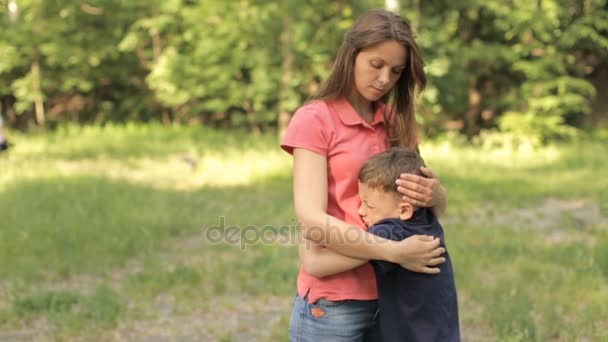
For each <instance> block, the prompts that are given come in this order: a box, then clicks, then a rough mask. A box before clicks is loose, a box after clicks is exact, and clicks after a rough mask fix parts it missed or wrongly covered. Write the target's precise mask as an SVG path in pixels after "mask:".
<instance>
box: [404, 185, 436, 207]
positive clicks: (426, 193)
mask: <svg viewBox="0 0 608 342" xmlns="http://www.w3.org/2000/svg"><path fill="white" fill-rule="evenodd" d="M397 191H399V193H400V194H402V195H403V197H402V200H403V201H405V202H408V203H411V204H413V205H416V206H419V207H420V206H423V207H426V205H424V204H426V203H427V202H428V201H430V200H431V199H432V196H431V193H430V190H428V189H421V191H420V192H417V191H414V190H409V189H406V188H404V187H402V186H399V187H397Z"/></svg>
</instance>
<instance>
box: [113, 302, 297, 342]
mask: <svg viewBox="0 0 608 342" xmlns="http://www.w3.org/2000/svg"><path fill="white" fill-rule="evenodd" d="M173 302H174V301H173V300H172V299H171V298H163V299H160V300H157V303H156V305H157V308H158V318H157V319H155V320H149V321H137V322H131V323H124V324H123V323H121V324H120V325H119V327H118V328H117V329H116V330H115V331H113V332H109V333H107V334H105V335H103V336H102V340H107V341H265V340H268V339H269V338H271V336H272V334H273V333H274V330H275V328H276V326H277V325H278V324H279V321H280V320H281V317H282V316H284V315H285V314H286V313H288V312H289V311H290V308H291V305H292V298H282V297H267V298H260V297H251V296H223V297H217V298H213V299H211V300H210V301H209V302H207V303H206V305H205V307H204V308H201V309H200V310H198V311H196V312H194V313H191V314H188V315H184V316H179V315H172V313H171V312H172V305H173ZM285 336H287V332H285Z"/></svg>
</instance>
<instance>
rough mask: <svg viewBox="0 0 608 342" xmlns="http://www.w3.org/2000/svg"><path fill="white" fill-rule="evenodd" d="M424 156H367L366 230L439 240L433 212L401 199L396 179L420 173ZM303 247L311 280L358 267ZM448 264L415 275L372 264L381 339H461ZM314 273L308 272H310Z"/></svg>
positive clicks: (392, 152)
mask: <svg viewBox="0 0 608 342" xmlns="http://www.w3.org/2000/svg"><path fill="white" fill-rule="evenodd" d="M421 166H424V161H423V160H422V158H421V157H420V156H419V155H418V154H417V153H416V152H414V151H411V150H409V149H405V148H391V149H389V150H388V151H386V152H384V153H381V154H378V155H375V156H373V157H372V158H370V159H369V160H368V161H367V162H366V163H365V165H364V166H363V168H362V169H361V171H360V173H359V197H360V199H361V206H360V208H359V214H360V215H361V218H362V219H363V221H364V222H365V224H366V226H368V227H370V228H369V230H368V231H369V232H370V233H372V234H374V235H378V236H381V237H383V238H386V239H390V240H395V241H400V240H403V239H405V238H408V237H410V236H412V235H416V234H424V235H432V236H435V237H438V238H440V240H441V246H442V247H444V248H445V240H444V233H443V228H442V227H441V225H440V224H439V222H438V221H437V218H436V217H435V216H434V214H433V212H432V210H430V209H428V208H416V207H414V206H412V205H411V204H409V203H404V202H402V201H401V195H400V194H399V193H398V192H397V189H396V185H395V180H396V179H397V178H399V175H400V174H401V173H413V174H420V171H419V170H420V167H421ZM312 247H313V248H311V249H310V250H308V251H305V250H303V249H302V248H301V250H300V253H301V257H302V262H303V266H304V268H305V269H306V271H307V272H309V270H310V272H309V273H310V274H311V275H314V276H326V275H330V274H333V273H335V272H336V271H340V270H343V269H348V268H347V267H355V266H358V265H360V264H361V262H359V263H357V262H356V260H357V259H353V258H348V257H343V256H339V255H336V254H335V253H332V252H328V251H327V250H326V249H324V248H318V247H316V246H312ZM444 257H445V258H446V262H445V263H443V264H441V265H439V266H438V267H439V269H440V271H441V272H440V273H439V274H437V275H430V274H423V273H416V272H411V271H408V270H406V269H405V268H402V267H401V266H399V265H397V264H393V263H390V262H386V261H372V264H373V265H374V269H375V271H376V281H377V285H378V293H379V295H378V297H379V298H378V305H379V308H380V311H379V312H380V314H379V317H378V325H379V328H380V335H381V337H382V341H385V342H387V341H425V342H426V341H442V342H443V341H448V342H449V341H460V329H459V325H458V304H457V298H456V286H455V283H454V271H453V268H452V263H451V260H450V257H449V254H448V252H447V249H446V253H445V255H444ZM311 272H312V273H311Z"/></svg>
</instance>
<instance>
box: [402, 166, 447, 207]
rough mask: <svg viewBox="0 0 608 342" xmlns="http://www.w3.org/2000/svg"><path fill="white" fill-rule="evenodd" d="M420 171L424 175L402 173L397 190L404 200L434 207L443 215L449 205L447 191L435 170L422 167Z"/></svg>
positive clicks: (415, 204) (413, 203)
mask: <svg viewBox="0 0 608 342" xmlns="http://www.w3.org/2000/svg"><path fill="white" fill-rule="evenodd" d="M420 172H421V173H422V175H423V176H424V177H421V176H417V175H412V174H407V173H402V174H401V177H400V178H399V179H398V180H397V181H396V183H397V185H398V187H397V190H398V191H399V192H400V193H401V194H402V195H403V197H402V198H403V201H405V202H408V203H411V204H412V205H414V206H417V207H425V208H433V212H434V213H435V215H436V216H441V215H442V214H443V213H445V210H446V208H447V206H448V196H447V191H446V190H445V188H444V187H443V185H441V182H440V181H439V178H438V177H437V175H436V174H435V173H434V172H433V171H431V170H430V169H428V168H426V167H421V168H420Z"/></svg>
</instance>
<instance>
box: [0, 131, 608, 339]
mask: <svg viewBox="0 0 608 342" xmlns="http://www.w3.org/2000/svg"><path fill="white" fill-rule="evenodd" d="M10 135H11V137H12V138H13V140H14V142H15V148H14V149H13V150H10V151H9V153H5V154H1V155H0V165H2V172H0V218H1V220H2V222H1V223H0V225H1V229H0V337H1V336H2V332H3V331H6V332H10V331H15V330H19V329H21V328H22V327H33V326H36V324H37V322H40V321H41V320H42V321H46V322H48V324H49V325H50V326H51V333H52V334H54V336H55V337H59V338H65V339H68V340H69V339H71V338H74V337H76V338H83V336H85V337H86V338H89V339H90V338H93V337H99V336H102V335H103V331H104V330H105V331H112V329H115V328H117V327H118V326H119V322H122V323H125V324H128V323H129V322H135V321H141V320H154V319H155V317H156V315H157V312H158V311H159V309H158V307H157V305H158V304H157V303H155V300H156V299H157V298H159V297H162V296H168V297H171V298H173V299H174V303H173V304H172V312H173V313H174V314H175V315H178V316H179V315H188V314H192V313H196V312H203V313H204V312H213V310H214V309H216V308H213V307H210V304H209V303H210V299H217V298H220V299H221V298H229V297H231V296H234V294H238V295H239V296H245V297H246V298H250V299H256V298H260V299H263V298H267V297H280V298H285V300H286V301H289V300H290V299H291V298H293V294H294V291H295V277H296V274H297V267H298V261H297V251H296V250H295V248H289V247H283V246H278V245H277V244H268V243H263V242H260V240H259V239H258V240H255V241H253V240H251V241H249V240H247V238H248V236H247V235H246V234H245V235H243V234H244V233H245V232H246V231H247V227H263V229H264V230H265V231H267V232H268V234H269V236H271V237H272V236H275V237H276V236H277V234H289V233H290V232H293V208H292V207H293V201H292V193H291V176H290V171H291V160H290V158H289V156H288V155H287V154H285V153H284V152H282V151H280V149H279V148H278V139H277V138H276V137H275V136H272V135H265V136H251V135H248V134H245V133H242V132H236V133H226V132H219V131H213V130H209V129H202V128H194V127H162V126H156V125H149V126H143V125H127V126H105V127H94V126H93V127H84V128H80V127H76V126H68V127H64V128H61V129H59V130H57V131H53V132H47V133H38V134H31V135H23V134H18V133H17V132H10ZM601 139H604V138H602V137H599V138H598V137H596V138H594V139H588V140H583V141H580V142H576V143H572V144H570V145H559V146H549V147H544V148H539V149H535V150H520V151H510V150H483V149H481V148H476V147H471V146H461V145H457V144H454V143H449V142H447V141H439V142H429V143H427V144H425V145H424V146H422V153H423V156H424V157H425V159H426V161H427V164H429V166H430V167H431V168H432V169H433V170H434V171H436V172H437V173H438V174H439V175H440V177H441V180H442V182H443V184H444V185H445V186H446V187H447V189H448V191H449V199H450V202H449V212H448V214H447V215H446V216H445V217H444V218H443V219H442V220H444V223H445V226H446V235H447V240H448V246H449V248H450V253H451V256H452V259H453V262H454V267H455V269H456V275H457V285H458V289H459V298H460V306H461V320H462V323H463V325H465V326H466V327H467V331H468V333H469V334H471V336H473V335H474V336H480V337H481V338H482V340H496V341H530V340H533V341H545V340H555V341H572V340H585V339H589V340H601V339H606V338H607V337H608V336H607V335H606V331H607V330H608V321H607V320H606V318H605V317H608V308H607V307H606V305H602V304H603V303H607V302H608V286H607V285H606V284H607V283H608V282H607V280H608V253H607V252H606V251H607V250H608V249H607V248H606V246H608V234H607V233H606V228H608V227H607V224H606V218H607V217H608V191H606V189H608V179H607V178H606V177H602V175H603V173H604V172H603V171H602V170H606V169H608V160H607V159H606V158H605V146H607V145H606V143H607V142H606V141H605V140H601ZM186 159H187V160H186ZM190 159H195V160H197V164H196V165H194V166H192V164H191V163H189V162H188V160H190ZM547 200H549V201H553V202H546V201H547ZM546 203H549V204H546ZM552 203H558V204H559V203H566V204H573V205H574V209H572V210H570V209H568V210H561V209H560V208H555V210H553V209H552V208H551V206H552V205H553V204H552ZM577 203H578V204H580V206H579V207H577V206H576V205H577ZM543 206H544V207H543ZM598 206H599V214H598V213H596V212H595V211H593V210H592V209H593V208H596V207H598ZM539 208H545V209H547V210H546V211H542V210H538V209H539ZM590 208H591V209H590ZM584 210H591V211H589V213H588V214H584V215H583V218H584V217H586V216H585V215H587V216H589V217H591V218H593V217H592V216H593V215H596V216H597V215H599V218H600V219H599V220H590V221H589V222H582V221H581V218H580V217H579V216H577V214H578V213H580V212H583V211H584ZM526 213H528V214H530V215H531V216H530V215H529V216H530V219H529V220H527V221H526V220H523V219H521V218H519V219H518V218H517V214H526ZM585 213H586V212H585ZM556 215H557V216H556ZM222 218H223V222H224V228H225V229H226V230H225V231H226V232H227V231H228V230H230V229H232V227H237V229H236V230H235V231H236V233H237V235H235V236H233V238H235V243H233V244H227V243H219V244H214V243H210V242H209V241H207V240H206V239H205V237H206V236H207V237H208V234H209V233H210V231H212V229H211V228H212V227H214V226H218V225H220V222H221V220H222ZM511 218H512V220H511ZM548 219H551V220H554V221H555V222H558V223H559V224H557V225H549V226H543V225H541V224H537V223H538V222H539V220H548ZM238 238H241V240H239V239H238ZM234 310H238V308H234ZM289 314H290V312H289V308H287V309H286V310H285V312H284V314H282V315H281V317H280V319H279V324H278V326H277V327H276V328H275V331H273V332H272V336H271V339H272V340H277V341H280V340H284V338H285V336H286V329H287V325H288V320H289ZM211 328H214V329H215V330H219V331H220V333H219V335H217V336H216V337H217V339H223V340H233V339H235V338H237V336H240V335H238V334H235V332H229V331H223V332H222V331H221V327H211ZM0 339H1V338H0Z"/></svg>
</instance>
